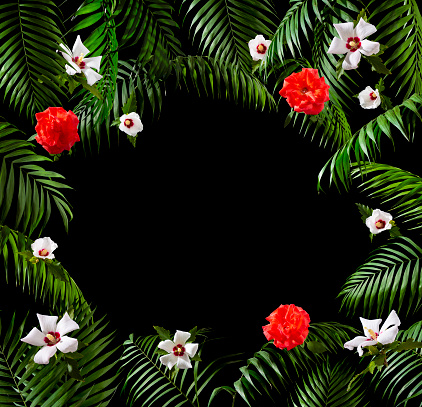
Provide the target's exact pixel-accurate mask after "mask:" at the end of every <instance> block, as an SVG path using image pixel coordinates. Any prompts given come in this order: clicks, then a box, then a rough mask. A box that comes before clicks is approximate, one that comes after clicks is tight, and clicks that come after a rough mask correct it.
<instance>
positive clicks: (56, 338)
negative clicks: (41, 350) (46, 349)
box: [44, 331, 60, 346]
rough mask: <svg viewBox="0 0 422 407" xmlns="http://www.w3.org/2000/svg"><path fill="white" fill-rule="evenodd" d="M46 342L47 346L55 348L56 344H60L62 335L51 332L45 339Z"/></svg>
mask: <svg viewBox="0 0 422 407" xmlns="http://www.w3.org/2000/svg"><path fill="white" fill-rule="evenodd" d="M44 342H45V343H46V344H47V346H54V345H55V344H56V343H58V342H60V334H59V333H58V332H53V331H51V332H49V333H48V334H47V335H46V336H45V338H44Z"/></svg>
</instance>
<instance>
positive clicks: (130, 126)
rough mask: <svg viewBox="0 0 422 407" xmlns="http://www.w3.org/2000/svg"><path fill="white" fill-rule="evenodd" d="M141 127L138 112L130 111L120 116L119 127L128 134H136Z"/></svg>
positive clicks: (142, 126)
mask: <svg viewBox="0 0 422 407" xmlns="http://www.w3.org/2000/svg"><path fill="white" fill-rule="evenodd" d="M143 128H144V125H143V124H142V122H141V118H140V117H139V114H138V113H135V112H132V113H129V114H124V115H123V116H120V125H119V129H120V130H121V131H123V132H125V133H126V134H129V136H136V134H137V133H138V132H140V131H142V130H143Z"/></svg>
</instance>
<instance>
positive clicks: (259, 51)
mask: <svg viewBox="0 0 422 407" xmlns="http://www.w3.org/2000/svg"><path fill="white" fill-rule="evenodd" d="M270 44H271V41H270V40H266V39H265V38H264V36H263V35H257V36H256V37H255V38H254V39H253V40H250V41H249V42H248V45H249V52H250V54H251V56H252V59H253V60H254V61H259V60H260V59H263V58H264V57H265V54H266V53H267V49H268V47H269V46H270Z"/></svg>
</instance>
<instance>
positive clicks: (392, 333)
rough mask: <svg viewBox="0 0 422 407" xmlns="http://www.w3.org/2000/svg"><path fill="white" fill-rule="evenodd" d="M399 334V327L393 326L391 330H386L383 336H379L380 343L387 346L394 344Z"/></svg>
mask: <svg viewBox="0 0 422 407" xmlns="http://www.w3.org/2000/svg"><path fill="white" fill-rule="evenodd" d="M398 332H399V328H398V327H397V326H392V327H391V328H388V329H386V330H385V331H384V332H383V333H382V334H380V335H379V336H378V342H379V343H382V344H384V345H386V344H387V343H391V342H394V341H395V339H396V336H397V334H398Z"/></svg>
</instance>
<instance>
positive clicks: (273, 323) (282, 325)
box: [262, 304, 311, 350]
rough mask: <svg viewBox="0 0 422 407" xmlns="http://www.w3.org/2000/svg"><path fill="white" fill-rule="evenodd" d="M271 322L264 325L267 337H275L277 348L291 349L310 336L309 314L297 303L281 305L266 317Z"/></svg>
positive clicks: (269, 338)
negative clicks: (297, 305)
mask: <svg viewBox="0 0 422 407" xmlns="http://www.w3.org/2000/svg"><path fill="white" fill-rule="evenodd" d="M265 319H266V320H267V321H269V322H270V323H269V324H268V325H265V326H263V327H262V329H263V330H264V335H265V337H266V338H267V339H268V340H269V341H270V340H271V339H274V345H275V346H276V347H277V348H280V349H283V348H287V350H290V349H292V348H294V347H295V346H297V345H301V344H302V343H303V342H304V341H305V339H306V337H307V336H308V332H309V331H308V328H309V322H310V321H311V319H310V318H309V314H308V313H307V312H306V311H304V310H303V309H302V308H300V307H296V305H293V304H289V305H280V306H279V307H278V308H277V309H276V310H275V311H274V312H272V313H271V315H270V316H269V317H267V318H265Z"/></svg>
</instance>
